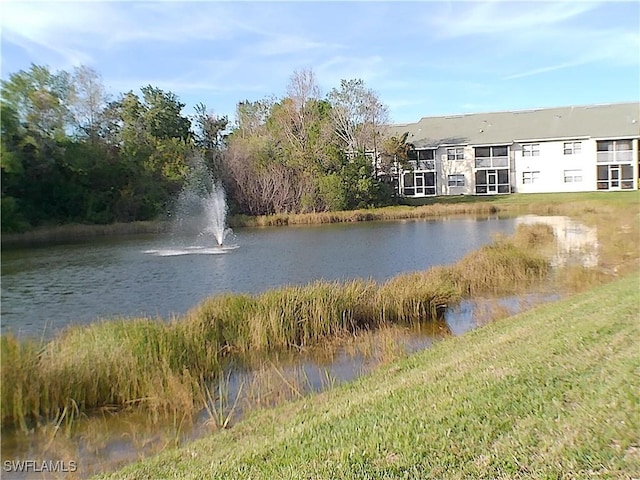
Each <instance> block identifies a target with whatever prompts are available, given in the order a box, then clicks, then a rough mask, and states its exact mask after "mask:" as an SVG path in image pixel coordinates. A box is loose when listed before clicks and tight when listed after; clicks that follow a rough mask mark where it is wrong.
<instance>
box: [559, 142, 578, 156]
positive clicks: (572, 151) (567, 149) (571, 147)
mask: <svg viewBox="0 0 640 480" xmlns="http://www.w3.org/2000/svg"><path fill="white" fill-rule="evenodd" d="M562 149H563V152H564V154H565V155H578V154H580V153H582V142H564V145H563V146H562Z"/></svg>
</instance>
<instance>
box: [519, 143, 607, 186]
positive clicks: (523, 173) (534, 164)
mask: <svg viewBox="0 0 640 480" xmlns="http://www.w3.org/2000/svg"><path fill="white" fill-rule="evenodd" d="M568 142H580V147H581V148H580V152H579V153H575V152H574V153H573V154H571V155H566V154H565V153H564V150H565V149H564V147H565V143H568ZM531 144H535V145H538V148H537V150H538V151H539V155H537V156H524V155H523V151H524V150H525V149H527V147H526V146H527V145H531ZM512 148H513V151H514V165H515V178H514V179H513V181H512V183H513V185H514V187H515V191H516V192H521V193H549V192H583V191H593V190H595V189H596V142H595V140H590V139H589V140H584V139H567V140H556V141H546V142H545V141H536V142H522V143H515V144H514V145H513V147H512ZM578 172H581V173H580V175H578ZM565 173H569V175H568V176H569V177H571V178H572V179H573V180H575V179H577V178H578V176H580V177H581V178H582V181H569V182H565ZM530 180H533V182H532V183H528V181H530Z"/></svg>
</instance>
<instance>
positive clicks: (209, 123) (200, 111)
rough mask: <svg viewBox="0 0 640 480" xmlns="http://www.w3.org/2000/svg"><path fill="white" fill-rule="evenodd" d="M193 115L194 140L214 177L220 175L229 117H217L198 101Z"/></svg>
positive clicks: (219, 176)
mask: <svg viewBox="0 0 640 480" xmlns="http://www.w3.org/2000/svg"><path fill="white" fill-rule="evenodd" d="M195 111H196V114H195V116H194V124H195V129H194V141H195V145H196V146H197V147H198V148H200V149H201V150H202V152H203V154H204V158H205V159H206V160H207V162H206V163H207V166H208V167H209V169H210V170H211V172H212V174H213V175H214V177H215V178H221V177H222V152H223V150H224V148H225V143H226V134H225V131H226V130H227V126H228V125H229V119H228V117H227V116H224V117H219V116H216V115H214V114H213V113H212V112H210V111H208V110H207V107H206V106H205V105H204V104H203V103H198V104H197V105H196V107H195Z"/></svg>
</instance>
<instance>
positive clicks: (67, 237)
mask: <svg viewBox="0 0 640 480" xmlns="http://www.w3.org/2000/svg"><path fill="white" fill-rule="evenodd" d="M634 197H635V199H636V200H638V199H640V194H639V192H637V191H630V192H578V193H548V194H547V193H536V194H510V195H503V196H490V197H486V196H460V197H431V198H425V199H423V200H422V202H417V201H414V202H412V203H414V205H408V204H407V205H396V206H387V207H379V208H372V209H361V210H343V211H331V212H312V213H280V214H273V215H258V216H248V215H242V214H237V215H229V216H228V217H227V224H228V226H229V227H230V228H245V227H276V226H278V227H279V226H291V225H322V224H330V223H355V222H368V221H393V220H410V219H415V220H421V219H435V218H442V217H446V216H464V215H498V214H503V215H517V214H522V213H536V214H543V215H553V214H562V215H569V216H570V215H572V214H575V213H583V212H588V211H589V210H590V209H593V208H595V207H596V206H599V207H601V206H602V205H607V206H613V207H615V206H619V204H627V203H630V202H629V199H634ZM419 203H422V204H419ZM636 205H637V203H636ZM170 226H171V222H170V221H167V220H153V221H140V222H131V223H114V224H109V225H85V224H65V225H58V226H52V227H37V228H35V229H33V230H29V231H27V232H23V233H3V234H2V235H1V236H0V243H1V245H2V248H20V247H31V246H38V245H46V244H54V243H66V242H81V241H84V240H90V239H95V238H101V237H109V236H123V235H142V234H158V233H166V232H167V231H169V229H170Z"/></svg>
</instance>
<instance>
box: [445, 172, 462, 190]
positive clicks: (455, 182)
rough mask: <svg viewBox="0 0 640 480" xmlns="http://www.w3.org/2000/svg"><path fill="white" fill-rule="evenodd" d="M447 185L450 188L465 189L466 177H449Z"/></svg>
mask: <svg viewBox="0 0 640 480" xmlns="http://www.w3.org/2000/svg"><path fill="white" fill-rule="evenodd" d="M447 184H448V185H449V186H450V187H464V175H461V174H456V175H449V176H448V177H447Z"/></svg>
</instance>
